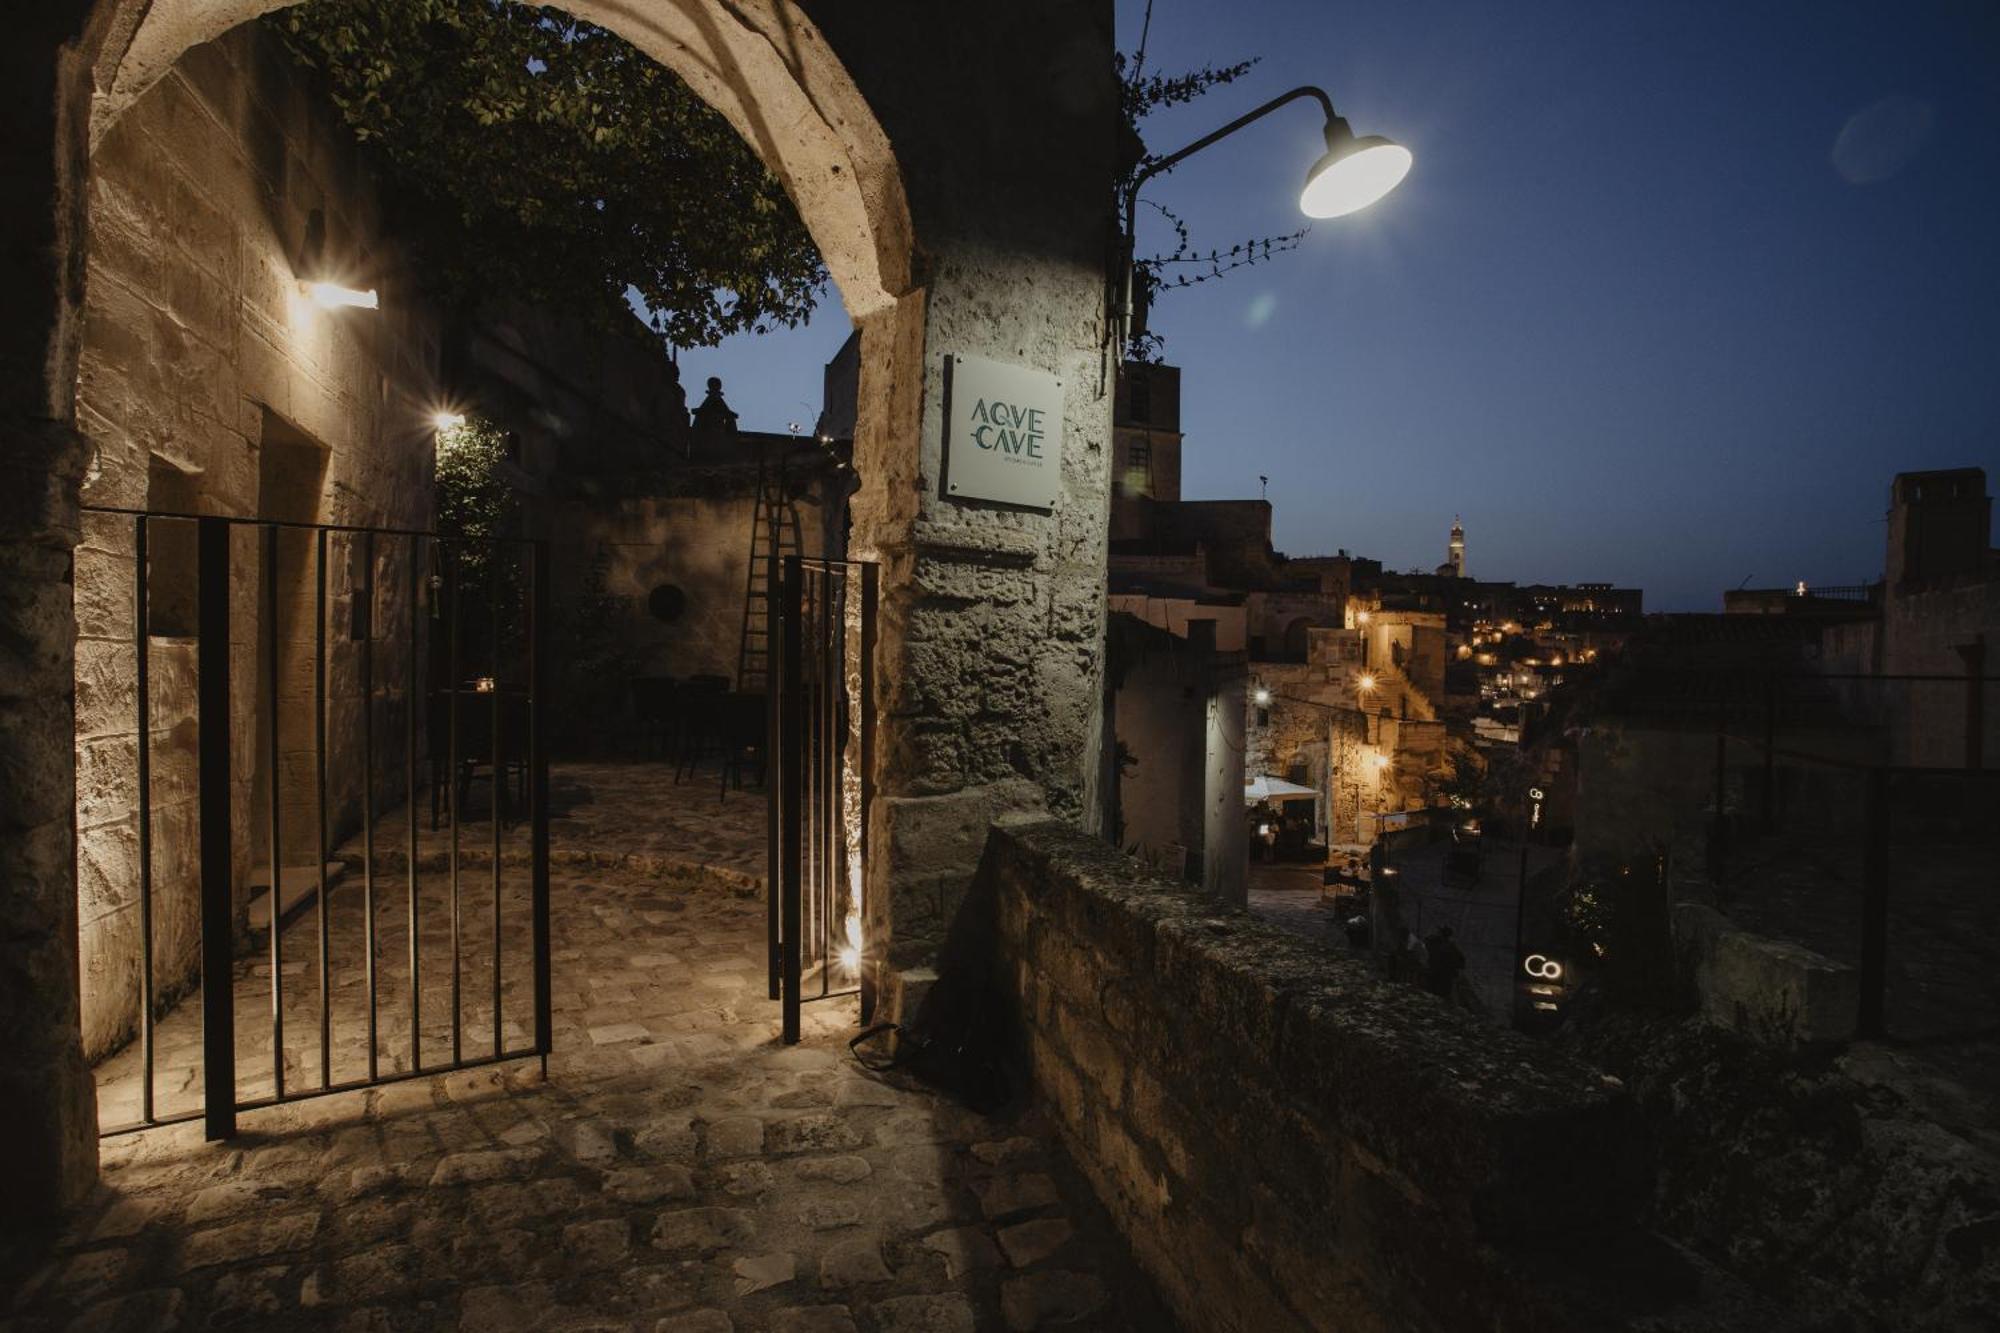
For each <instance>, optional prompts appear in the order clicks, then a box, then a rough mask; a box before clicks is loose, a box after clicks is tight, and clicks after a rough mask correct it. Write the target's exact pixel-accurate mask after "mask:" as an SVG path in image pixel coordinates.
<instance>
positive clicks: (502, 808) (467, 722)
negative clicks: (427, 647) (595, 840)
mask: <svg viewBox="0 0 2000 1333" xmlns="http://www.w3.org/2000/svg"><path fill="white" fill-rule="evenodd" d="M453 697H454V696H453V695H452V694H451V693H450V692H448V691H440V692H438V693H435V694H433V695H432V696H431V701H430V708H429V709H428V710H427V712H426V718H427V721H426V725H425V739H426V746H425V748H426V754H427V758H428V762H427V764H426V768H427V769H428V772H429V776H430V784H429V785H430V789H431V828H432V829H436V828H437V826H438V816H439V813H440V812H439V806H440V804H441V802H442V798H443V793H444V783H445V782H447V781H448V782H450V783H452V792H453V797H454V805H453V808H455V809H458V810H463V809H464V808H465V798H466V797H467V796H468V795H470V794H471V788H472V781H473V779H474V778H476V777H480V776H484V777H485V778H487V779H488V780H489V781H490V782H492V784H493V804H494V815H495V817H496V818H499V819H501V820H502V821H504V822H506V823H512V822H513V810H514V808H515V806H516V805H517V804H526V802H527V797H528V726H529V712H528V696H527V695H525V694H522V693H519V692H516V691H502V692H501V693H500V756H499V763H498V764H497V765H496V764H495V763H494V755H493V703H494V695H493V692H492V691H484V692H482V691H479V690H473V689H462V690H460V691H459V692H458V694H457V696H456V697H457V699H458V770H457V772H455V773H453V772H450V771H449V770H450V768H451V741H452V737H451V730H450V728H451V711H452V710H451V701H452V699H453ZM482 770H484V772H483V773H482ZM510 783H511V785H512V786H513V789H514V790H513V791H512V793H511V794H510V793H509V791H508V787H509V785H510Z"/></svg>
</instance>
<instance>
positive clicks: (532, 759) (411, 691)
mask: <svg viewBox="0 0 2000 1333" xmlns="http://www.w3.org/2000/svg"><path fill="white" fill-rule="evenodd" d="M82 509H83V512H85V513H90V514H99V515H107V516H114V517H126V518H130V519H132V520H133V527H134V544H133V549H134V553H135V557H136V560H135V572H134V588H133V592H134V601H133V605H134V608H135V610H134V616H135V623H134V628H133V646H134V656H135V665H136V676H137V681H136V684H137V691H136V696H137V697H136V704H135V710H134V711H135V714H136V721H137V724H138V737H137V760H138V762H137V776H138V802H137V810H138V819H139V828H138V839H137V849H138V853H139V865H138V885H139V904H138V907H139V920H140V946H139V953H140V960H139V961H140V977H139V982H140V988H141V994H140V996H139V1000H140V1004H139V1039H140V1047H141V1067H142V1071H141V1076H142V1084H141V1092H140V1119H139V1121H138V1122H137V1123H134V1124H130V1125H122V1126H118V1127H115V1128H113V1129H110V1130H105V1131H101V1134H102V1136H105V1137H108V1136H110V1135H115V1134H124V1133H130V1132H134V1131H137V1130H142V1129H148V1128H152V1127H154V1126H158V1125H167V1124H175V1123H180V1122H184V1121H188V1120H193V1119H195V1118H197V1117H199V1118H201V1119H203V1120H204V1122H205V1125H206V1129H207V1136H208V1137H209V1138H210V1139H218V1138H227V1137H230V1136H231V1135H233V1134H234V1132H235V1124H236V1115H237V1113H238V1112H240V1111H247V1110H253V1109H258V1108H261V1107H267V1106H275V1105H278V1104H281V1103H284V1102H291V1101H299V1100H303V1099H306V1098H310V1097H318V1096H324V1095H326V1094H329V1093H335V1092H343V1091H350V1090H354V1089H358V1088H365V1087H368V1086H371V1085H375V1084H380V1083H390V1082H400V1081H403V1080H405V1079H410V1078H419V1077H426V1076H429V1075H433V1074H438V1073H444V1072H449V1071H450V1070H454V1069H465V1068H474V1067H477V1066H481V1065H488V1064H495V1063H500V1062H504V1061H509V1060H516V1059H523V1058H528V1057H540V1059H541V1060H542V1069H543V1074H544V1076H546V1074H547V1069H548V1054H549V1051H550V1049H551V1046H552V1037H553V1021H552V1014H551V1011H550V993H549V975H550V938H549V879H548V758H547V749H546V740H545V733H546V727H547V700H546V697H545V687H546V684H547V682H548V680H549V676H548V663H547V657H546V653H547V643H546V638H547V627H548V623H549V619H548V614H549V613H548V608H549V568H548V553H547V545H546V543H545V542H542V541H539V540H531V539H508V538H502V539H493V540H489V541H484V542H480V543H476V544H478V545H483V546H485V547H487V548H489V549H491V550H494V551H497V550H499V549H502V548H517V549H524V550H525V553H526V558H527V564H528V581H529V597H528V605H527V608H526V611H527V625H526V635H525V639H526V645H525V646H526V649H527V654H526V656H527V675H528V680H527V691H526V695H525V699H524V703H525V705H526V716H527V735H526V742H527V747H526V756H525V760H526V764H525V766H526V769H527V773H528V817H529V829H530V834H529V836H530V847H529V864H530V887H529V897H530V932H531V940H532V963H531V978H530V981H531V994H532V1007H533V1014H534V1041H533V1044H532V1045H530V1046H527V1047H522V1048H519V1049H513V1050H508V1049H505V1047H504V1031H503V1022H502V995H501V801H502V792H503V783H502V777H501V775H502V772H503V770H504V768H505V758H504V751H503V748H502V745H503V736H502V722H501V717H502V713H501V692H500V691H499V689H498V688H497V684H496V688H495V690H494V691H493V696H494V697H493V703H492V710H493V712H492V726H491V737H492V748H491V765H492V775H493V899H492V919H493V960H492V962H493V978H492V988H493V994H492V1001H493V1033H492V1038H493V1040H492V1049H491V1052H490V1053H489V1054H486V1055H482V1056H476V1057H473V1058H470V1059H467V1058H465V1055H464V1050H463V1041H462V1037H463V1026H464V1025H463V1014H462V1012H461V1009H460V963H461V959H460V910H459V909H460V904H459V877H458V857H457V848H458V810H457V800H456V791H457V783H456V769H457V763H458V747H457V739H458V738H457V730H458V716H457V696H458V693H459V691H458V688H457V682H458V675H459V665H460V663H459V651H458V648H459V645H458V633H457V615H458V609H459V591H460V590H459V587H458V574H459V563H460V562H459V552H460V550H461V549H462V548H463V547H465V546H466V545H468V544H474V543H468V542H467V540H466V539H462V538H455V537H446V536H441V535H440V534H437V533H435V532H428V531H422V530H416V529H408V528H390V527H364V526H358V525H348V524H313V523H299V522H291V521H286V520H274V519H256V518H238V517H229V516H215V515H199V514H185V513H173V512H167V511H159V510H140V509H131V508H124V507H118V506H105V505H85V506H83V507H82ZM154 520H165V521H176V522H186V523H192V524H194V525H195V528H196V561H195V582H196V673H197V686H196V710H195V720H196V747H197V766H196V773H197V777H196V788H197V800H196V804H197V824H198V828H199V836H200V844H201V852H200V859H199V881H200V902H201V913H200V918H201V977H202V982H203V984H202V1029H203V1043H202V1044H203V1074H202V1082H203V1095H202V1107H201V1109H200V1110H196V1111H188V1112H184V1113H179V1114H174V1115H167V1116H161V1115H159V1114H158V1108H157V1105H156V1103H155V1083H156V1078H155V1066H156V1051H155V1033H154V1009H155V1001H156V995H155V987H154V959H153V931H152V918H153V901H152V896H153V847H152V786H151V777H152V710H151V646H150V623H149V622H150V620H151V615H150V604H151V586H150V577H149V574H150V554H151V553H150V547H149V539H150V526H151V523H152V522H153V521H154ZM239 526H242V527H252V528H256V529H259V530H260V531H261V535H262V541H261V543H260V573H261V575H262V579H263V584H264V597H263V605H262V611H263V621H264V624H263V627H262V634H263V647H264V649H265V651H266V657H267V670H266V673H265V680H264V681H263V682H261V686H262V688H261V689H260V691H259V694H260V707H262V708H265V709H267V710H268V711H267V716H266V717H265V719H264V721H265V723H266V730H265V741H266V744H265V756H264V757H265V761H266V763H267V764H268V765H269V769H270V779H269V782H268V784H267V795H268V808H267V810H266V812H265V813H266V818H267V821H268V825H267V833H268V837H269V843H270V847H269V851H270V856H269V859H270V875H269V878H270V880H271V884H270V887H269V891H268V892H269V898H268V904H269V908H270V923H269V930H270V942H269V950H270V957H269V964H270V969H271V991H270V994H271V1020H270V1021H271V1035H272V1044H271V1058H272V1093H271V1095H270V1096H268V1097H259V1098H252V1099H241V1098H239V1097H238V1095H237V1088H236V1082H235V1080H236V1047H235V996H234V971H233V969H234V962H235V960H234V956H233V949H232V940H233V871H232V865H231V861H232V857H233V845H232V843H233V830H232V828H231V821H230V813H231V812H230V791H229V788H230V781H229V775H230V749H231V745H230V740H231V738H230V729H231V720H230V713H229V684H230V681H229V675H230V671H229V653H230V648H229V632H230V608H229V576H230V563H231V560H230V533H231V530H232V529H233V528H235V527H239ZM284 529H291V530H298V531H305V532H311V533H312V534H314V541H313V563H314V590H313V605H314V610H315V625H314V633H313V715H314V723H313V751H314V761H313V799H314V807H315V813H316V828H315V848H316V852H317V867H316V877H317V887H318V894H317V902H316V907H315V915H316V918H317V925H318V931H317V934H318V940H317V959H316V962H317V971H318V980H319V1015H318V1016H319V1025H318V1026H319V1037H320V1042H319V1066H320V1068H319V1075H320V1077H319V1084H318V1086H317V1087H311V1088H304V1089H291V1090H287V1088H286V1086H285V1077H284V1010H283V1001H284V968H283V963H284V945H283V925H284V910H283V909H284V893H283V875H282V870H283V853H282V846H283V843H282V839H281V834H282V831H283V830H282V822H281V819H282V816H281V807H282V787H283V782H282V770H281V754H282V746H281V737H280V733H279V712H280V710H279V707H278V698H279V689H280V683H281V667H280V654H279V651H278V640H277V635H278V614H277V611H278V605H279V602H278V592H277V577H276V575H277V572H278V565H279V545H278V534H279V532H280V531H281V530H284ZM333 533H343V534H346V535H347V536H348V537H349V539H350V541H358V543H359V545H360V550H361V555H362V571H363V572H362V580H361V585H360V587H359V589H358V590H357V592H356V597H355V607H356V611H355V614H356V615H357V616H358V617H361V618H362V626H363V630H364V632H363V633H361V634H360V635H359V639H360V644H359V655H360V658H361V675H362V699H363V704H362V710H361V712H362V767H363V775H362V776H363V781H362V793H363V794H362V800H361V818H362V846H363V852H362V896H363V914H364V928H363V933H364V940H365V945H364V953H365V968H366V988H367V999H368V1006H367V1068H368V1072H367V1075H366V1077H364V1078H359V1079H351V1080H346V1081H343V1082H340V1083H335V1082H334V1081H333V1076H332V1042H331V1035H332V1016H331V1003H330V999H331V982H330V976H331V964H330V958H329V951H328V941H329V929H328V915H327V914H328V901H327V900H328V885H327V878H326V865H327V852H328V845H327V843H328V832H327V731H326V714H327V706H326V705H327V695H326V662H327V623H328V601H327V547H328V537H329V535H330V534H333ZM378 536H382V537H390V538H400V539H403V540H404V541H406V542H407V543H408V546H409V561H408V573H409V585H408V593H409V598H410V644H409V657H408V661H407V663H406V672H405V754H404V758H405V768H404V777H405V791H404V801H405V812H406V818H407V820H408V825H409V827H408V839H407V867H406V888H407V907H408V916H409V929H410V939H409V950H410V980H409V1005H410V1067H409V1068H408V1069H407V1070H404V1071H400V1072H397V1073H393V1074H389V1075H386V1076H385V1075H383V1074H382V1073H381V1069H380V1063H379V1060H380V1051H379V1047H380V1043H379V1040H378V1037H379V1018H378V1010H379V997H378V990H377V978H376V975H375V956H376V938H375V924H376V923H375V883H374V869H375V866H374V862H375V804H376V802H375V800H374V792H375V753H374V733H375V724H374V702H375V699H376V692H375V666H374V639H375V626H374V623H373V620H374V609H375V548H376V538H377V537H378ZM426 542H428V543H430V544H431V549H432V550H433V552H435V551H438V550H440V549H442V550H445V551H448V552H449V553H450V560H449V568H450V571H451V572H450V581H449V605H450V607H451V614H452V621H451V626H450V631H451V632H450V635H449V639H450V658H449V667H450V672H449V683H450V687H451V688H450V695H451V702H450V707H451V709H452V716H451V719H450V733H451V742H450V762H451V770H452V771H451V773H450V774H449V775H448V776H449V778H450V785H451V791H452V793H453V808H452V835H451V836H452V855H451V867H450V870H451V881H450V907H451V932H452V950H451V961H452V985H451V1009H452V1031H451V1050H452V1057H451V1060H450V1061H449V1062H448V1063H445V1064H433V1065H430V1066H426V1065H424V1063H423V1052H422V1028H421V1023H420V1015H421V996H420V989H419V987H420V978H421V971H420V969H421V966H422V952H421V945H420V939H419V935H420V931H419V920H418V865H419V859H420V858H419V854H418V842H417V808H416V792H417V785H416V773H417V758H416V756H417V709H418V704H419V699H420V695H419V692H418V657H419V652H420V650H421V644H422V622H421V612H422V599H421V571H420V563H419V559H418V557H419V554H420V553H421V551H422V549H423V546H422V544H423V543H426ZM495 570H496V573H495V577H494V578H493V580H492V587H491V597H490V611H491V620H492V625H491V631H492V646H493V650H494V663H495V667H494V670H495V672H496V675H497V673H498V670H499V666H498V663H499V644H500V626H499V620H500V617H499V607H500V593H499V578H498V575H497V565H496V566H495ZM218 980H219V981H220V983H221V984H213V983H216V982H217V981H218Z"/></svg>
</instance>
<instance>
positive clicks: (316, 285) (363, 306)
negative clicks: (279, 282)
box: [305, 282, 382, 310]
mask: <svg viewBox="0 0 2000 1333" xmlns="http://www.w3.org/2000/svg"><path fill="white" fill-rule="evenodd" d="M305 288H306V295H307V296H309V297H311V298H312V302H313V304H314V305H316V306H318V307H319V308H320V309H322V310H342V309H355V310H374V309H376V308H378V307H379V306H380V305H381V304H382V302H381V299H380V298H379V297H377V296H376V294H375V289H374V288H373V287H369V288H365V289H363V288H360V287H343V286H341V285H340V284H339V283H337V282H309V283H307V284H305Z"/></svg>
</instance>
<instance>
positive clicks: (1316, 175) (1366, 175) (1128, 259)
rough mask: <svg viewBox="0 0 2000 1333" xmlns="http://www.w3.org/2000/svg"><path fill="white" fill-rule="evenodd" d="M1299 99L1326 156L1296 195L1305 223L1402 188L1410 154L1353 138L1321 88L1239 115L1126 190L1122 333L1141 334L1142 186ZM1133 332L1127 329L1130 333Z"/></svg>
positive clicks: (1378, 140) (1384, 142)
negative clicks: (1137, 242)
mask: <svg viewBox="0 0 2000 1333" xmlns="http://www.w3.org/2000/svg"><path fill="white" fill-rule="evenodd" d="M1302 97H1310V98H1312V99H1313V100H1314V101H1316V102H1318V103H1319V105H1320V110H1321V111H1322V112H1324V113H1325V115H1326V128H1325V137H1326V152H1325V153H1323V154H1322V155H1321V156H1320V159H1319V160H1318V161H1317V162H1314V163H1313V164H1312V166H1311V168H1309V169H1308V170H1307V172H1306V183H1305V188H1304V189H1303V190H1301V191H1300V192H1299V209H1300V211H1301V212H1303V213H1304V214H1305V215H1306V216H1307V217H1310V218H1341V217H1346V216H1347V215H1348V214H1349V213H1357V212H1359V211H1361V210H1362V209H1364V208H1366V207H1368V205H1370V204H1372V203H1374V202H1375V201H1376V200H1378V199H1380V198H1381V197H1382V196H1383V195H1385V194H1387V193H1389V191H1391V190H1393V189H1395V188H1396V187H1397V186H1398V185H1400V184H1402V181H1403V177H1405V176H1407V175H1408V174H1409V173H1410V164H1411V161H1412V159H1411V157H1410V150H1409V149H1407V148H1405V147H1403V146H1402V145H1401V144H1399V143H1395V142H1393V141H1392V140H1389V139H1385V138H1383V137H1382V136H1381V135H1379V134H1370V135H1366V136H1363V137H1359V138H1357V137H1356V136H1355V133H1354V130H1353V128H1352V127H1350V126H1349V125H1348V123H1347V120H1346V118H1345V117H1343V116H1340V115H1337V114H1335V112H1334V109H1333V99H1332V98H1331V97H1328V96H1327V95H1326V93H1325V91H1323V90H1322V89H1319V88H1315V87H1312V86H1311V85H1307V86H1305V87H1302V88H1294V89H1292V90H1291V91H1290V92H1288V93H1281V94H1279V95H1278V96H1276V97H1274V98H1272V99H1271V100H1270V101H1268V102H1266V103H1264V105H1262V106H1260V107H1258V108H1256V109H1255V110H1253V111H1250V112H1247V113H1245V114H1244V115H1241V116H1238V117H1237V118H1236V119H1235V120H1232V121H1230V122H1229V123H1228V124H1227V125H1224V126H1223V127H1222V128H1221V129H1219V130H1216V131H1214V132H1213V133H1211V134H1205V135H1203V136H1202V137H1201V138H1199V139H1196V140H1195V141H1194V142H1193V143H1191V144H1189V145H1188V146H1187V147H1185V148H1182V149H1180V150H1179V151H1178V152H1173V153H1169V154H1167V155H1166V156H1165V157H1163V158H1160V159H1159V160H1158V161H1156V162H1152V163H1150V164H1148V165H1147V166H1146V167H1144V168H1143V169H1141V170H1140V172H1139V174H1138V175H1137V176H1135V177H1134V178H1133V180H1132V184H1131V186H1130V187H1129V188H1128V189H1127V190H1126V191H1125V230H1124V232H1123V234H1122V239H1123V241H1124V243H1125V254H1124V269H1123V272H1122V274H1121V275H1120V282H1119V291H1118V311H1117V314H1118V323H1119V325H1120V327H1121V328H1126V326H1127V325H1128V324H1129V325H1132V326H1135V328H1136V331H1138V332H1143V331H1144V327H1145V314H1144V311H1143V310H1141V311H1137V312H1136V316H1137V317H1136V318H1135V317H1134V316H1135V310H1134V306H1133V290H1132V286H1133V282H1134V279H1135V275H1134V267H1135V264H1134V257H1133V247H1134V232H1135V229H1136V226H1137V222H1138V211H1139V191H1140V189H1141V188H1142V187H1144V185H1145V184H1146V182H1147V181H1149V180H1151V179H1152V178H1153V177H1155V176H1157V175H1159V174H1160V173H1161V172H1163V171H1167V170H1170V169H1171V168H1173V167H1175V166H1178V165H1179V164H1180V163H1181V162H1183V161H1185V160H1186V159H1188V158H1190V157H1193V156H1194V155H1195V154H1196V153H1199V152H1200V151H1201V150H1202V149H1204V148H1206V147H1208V146H1209V145H1210V144H1212V143H1215V142H1216V141H1217V140H1220V139H1226V138H1228V137H1229V136H1230V135H1232V134H1234V133H1236V131H1238V130H1240V129H1242V128H1243V127H1244V126H1246V125H1248V124H1251V123H1252V122H1253V121H1258V120H1262V119H1263V118H1264V117H1265V116H1268V115H1270V114H1271V113H1272V112H1273V111H1276V110H1277V109H1278V108H1279V107H1281V106H1284V105H1286V104H1287V103H1289V102H1295V101H1297V100H1298V99H1300V98H1302ZM1133 331H1134V329H1132V328H1126V332H1127V333H1128V334H1129V333H1131V332H1133Z"/></svg>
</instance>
